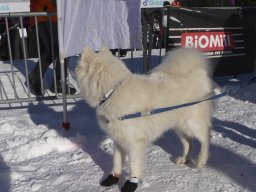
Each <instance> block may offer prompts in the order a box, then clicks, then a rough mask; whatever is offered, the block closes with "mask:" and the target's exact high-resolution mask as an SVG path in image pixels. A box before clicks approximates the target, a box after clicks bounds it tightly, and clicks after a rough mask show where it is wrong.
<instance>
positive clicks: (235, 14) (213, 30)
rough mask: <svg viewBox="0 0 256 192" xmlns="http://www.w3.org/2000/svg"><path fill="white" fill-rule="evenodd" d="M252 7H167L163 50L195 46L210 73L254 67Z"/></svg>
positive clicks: (255, 17) (255, 45) (234, 72)
mask: <svg viewBox="0 0 256 192" xmlns="http://www.w3.org/2000/svg"><path fill="white" fill-rule="evenodd" d="M255 25H256V8H241V7H234V8H231V7H214V8H212V7H211V8H210V7H203V8H183V7H182V8H175V7H170V8H168V23H167V34H168V35H167V37H166V42H167V45H166V49H167V51H168V50H171V49H174V48H177V47H195V48H198V49H200V50H202V51H203V52H204V54H205V55H206V56H207V57H208V58H209V60H210V63H211V64H212V65H213V66H214V69H215V70H214V75H216V76H220V75H238V74H244V73H251V72H253V70H254V64H255V54H256V33H255Z"/></svg>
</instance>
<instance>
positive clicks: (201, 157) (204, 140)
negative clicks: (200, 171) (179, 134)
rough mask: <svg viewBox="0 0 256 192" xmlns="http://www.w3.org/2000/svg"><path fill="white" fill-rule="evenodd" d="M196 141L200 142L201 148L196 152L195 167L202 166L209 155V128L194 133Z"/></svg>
mask: <svg viewBox="0 0 256 192" xmlns="http://www.w3.org/2000/svg"><path fill="white" fill-rule="evenodd" d="M195 137H196V138H197V139H198V141H199V142H200V144H201V149H200V152H199V154H198V158H197V161H196V166H197V168H202V167H203V166H204V165H205V164H206V162H207V159H208V156H209V145H210V132H209V129H204V130H203V131H201V132H199V133H198V134H196V135H195Z"/></svg>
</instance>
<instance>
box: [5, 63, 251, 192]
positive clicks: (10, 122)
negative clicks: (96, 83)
mask: <svg viewBox="0 0 256 192" xmlns="http://www.w3.org/2000/svg"><path fill="white" fill-rule="evenodd" d="M156 60H157V59H156ZM134 61H135V62H133V63H132V64H128V65H130V67H131V68H133V70H134V71H136V70H139V71H140V69H138V68H139V67H138V66H140V67H141V64H139V63H138V62H140V61H139V60H138V59H135V60H134ZM18 63H21V62H18ZM128 63H129V62H128ZM9 67H10V65H9V63H1V64H0V72H1V73H0V78H1V82H2V84H1V85H2V86H3V87H4V90H5V95H7V96H8V94H10V93H11V92H12V87H11V86H10V80H9V79H10V78H8V77H10V70H9ZM15 77H16V78H17V79H19V81H18V82H17V83H16V86H17V92H18V93H21V92H22V91H23V92H25V89H26V88H25V87H24V84H23V82H24V68H22V67H20V66H19V65H17V64H15ZM252 77H253V74H245V75H239V76H238V77H236V78H235V77H218V78H216V77H215V80H216V82H217V83H218V85H219V86H220V88H221V89H218V90H216V92H221V90H222V89H231V90H232V91H231V92H230V94H229V95H227V96H225V97H222V98H220V99H218V100H215V101H214V103H215V112H214V114H213V129H212V131H211V146H210V153H211V155H210V158H209V161H208V164H207V166H206V167H205V168H203V169H200V170H198V169H196V168H194V165H193V161H192V162H190V163H189V164H188V165H184V166H178V165H176V164H175V163H174V159H175V157H177V156H178V155H179V154H180V153H181V144H180V142H179V140H178V138H177V136H176V135H175V134H174V133H173V132H167V133H165V134H164V135H163V137H161V138H160V139H159V140H157V141H156V142H155V143H153V144H151V145H150V146H149V147H148V148H147V154H146V169H145V177H144V179H143V181H142V182H141V183H140V184H139V188H138V190H137V191H138V192H156V191H158V192H194V191H195V192H206V191H207V192H249V191H250V192H255V191H256V182H255V181H256V163H255V162H256V150H255V148H256V118H255V117H256V116H255V114H256V83H255V82H254V83H250V84H248V82H249V81H250V79H251V78H252ZM46 84H47V83H46ZM1 85H0V88H1ZM1 89H3V88H1ZM24 95H25V93H24ZM9 98H10V97H9ZM0 114H1V115H0V188H1V191H2V192H9V191H11V192H23V191H33V192H34V191H40V192H49V191H60V192H65V191H68V192H80V191H81V192H82V191H83V192H85V191H86V192H103V191H107V192H116V191H119V189H120V187H121V186H122V185H123V184H124V182H125V180H126V177H127V176H128V168H127V167H125V168H124V174H123V176H122V177H121V180H120V182H119V185H118V186H114V187H110V188H104V187H101V186H100V185H99V183H100V181H101V180H102V178H104V177H106V176H107V175H108V174H109V172H110V171H111V166H112V160H111V159H112V157H111V155H112V152H113V151H112V147H113V143H112V141H111V139H109V138H108V137H107V136H106V135H105V134H104V132H102V131H101V130H100V129H99V126H98V124H97V121H96V117H95V112H94V109H92V108H90V107H89V106H88V105H87V104H86V103H85V102H84V101H83V100H81V99H69V100H68V119H69V121H70V124H71V129H70V130H68V131H66V130H64V129H63V128H62V127H61V123H62V120H63V114H62V105H61V101H52V100H49V101H41V102H28V103H16V104H10V105H7V104H1V105H0ZM194 144H195V147H194V153H193V155H192V157H193V159H195V158H196V154H197V152H198V149H199V143H198V142H197V141H195V142H194Z"/></svg>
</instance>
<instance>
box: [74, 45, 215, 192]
mask: <svg viewBox="0 0 256 192" xmlns="http://www.w3.org/2000/svg"><path fill="white" fill-rule="evenodd" d="M208 67H209V65H208V64H207V62H206V59H205V57H204V56H203V55H202V54H201V53H200V52H199V51H197V50H195V49H189V48H178V49H176V50H173V51H171V52H169V53H168V54H167V55H166V57H165V59H164V60H163V62H162V63H161V64H160V65H159V66H157V67H156V68H154V69H153V70H151V71H150V73H148V74H146V75H144V74H143V75H140V74H133V73H131V71H129V70H128V69H127V67H126V66H125V64H124V63H123V62H122V61H121V60H120V59H119V58H117V57H115V56H113V55H112V54H111V52H110V51H109V50H108V48H106V47H103V48H102V49H101V50H100V51H99V52H98V53H95V52H94V51H92V50H91V49H90V48H88V47H85V48H84V49H83V52H82V55H81V59H80V61H79V63H78V66H77V67H76V70H75V72H76V77H77V81H78V86H79V88H80V91H81V94H82V96H83V97H84V99H85V101H86V102H87V103H88V104H89V105H90V106H91V107H93V108H95V109H96V112H97V118H98V122H99V125H100V127H101V129H102V130H103V131H105V132H106V133H107V134H108V135H109V136H110V138H111V139H112V140H113V141H114V154H113V169H112V173H111V174H110V175H109V176H108V177H107V178H106V179H105V180H103V182H102V183H101V185H102V186H111V185H114V184H117V182H118V179H119V177H120V175H121V172H122V165H123V162H124V160H125V156H126V155H127V156H128V159H129V162H130V164H129V165H130V166H129V167H130V179H129V180H127V181H126V183H125V184H124V186H123V187H122V189H121V191H123V192H126V191H128V192H131V191H135V190H136V188H137V185H138V181H139V180H141V179H142V176H143V169H144V157H145V148H146V147H147V145H148V144H149V143H150V142H152V141H154V140H155V139H157V138H158V137H160V136H161V135H162V134H163V133H164V132H165V131H167V130H168V129H173V130H174V131H175V132H176V133H177V135H178V136H179V137H180V139H181V143H182V145H183V152H182V155H181V156H180V157H177V159H176V163H177V164H185V163H186V162H188V160H189V156H190V153H191V149H192V142H191V140H192V139H193V138H195V139H197V140H198V141H199V142H200V144H201V149H200V151H199V155H198V159H197V160H196V167H198V168H201V167H203V166H204V165H205V164H206V161H207V158H208V149H209V139H210V128H211V114H212V103H211V101H205V102H201V103H199V104H196V105H191V106H187V107H181V108H177V109H175V110H170V111H165V112H162V113H155V114H150V113H151V112H150V111H152V110H154V109H161V108H165V107H169V106H177V105H182V104H186V103H189V102H193V101H197V100H200V99H202V98H205V97H207V96H208V95H209V94H211V92H212V89H213V83H212V80H211V78H210V74H209V73H210V70H209V69H208ZM138 114H139V115H138ZM126 117H128V118H126ZM129 117H130V118H129Z"/></svg>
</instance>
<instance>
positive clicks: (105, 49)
mask: <svg viewBox="0 0 256 192" xmlns="http://www.w3.org/2000/svg"><path fill="white" fill-rule="evenodd" d="M100 53H102V54H106V55H111V52H110V51H109V48H108V47H106V46H103V47H101V49H100Z"/></svg>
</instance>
